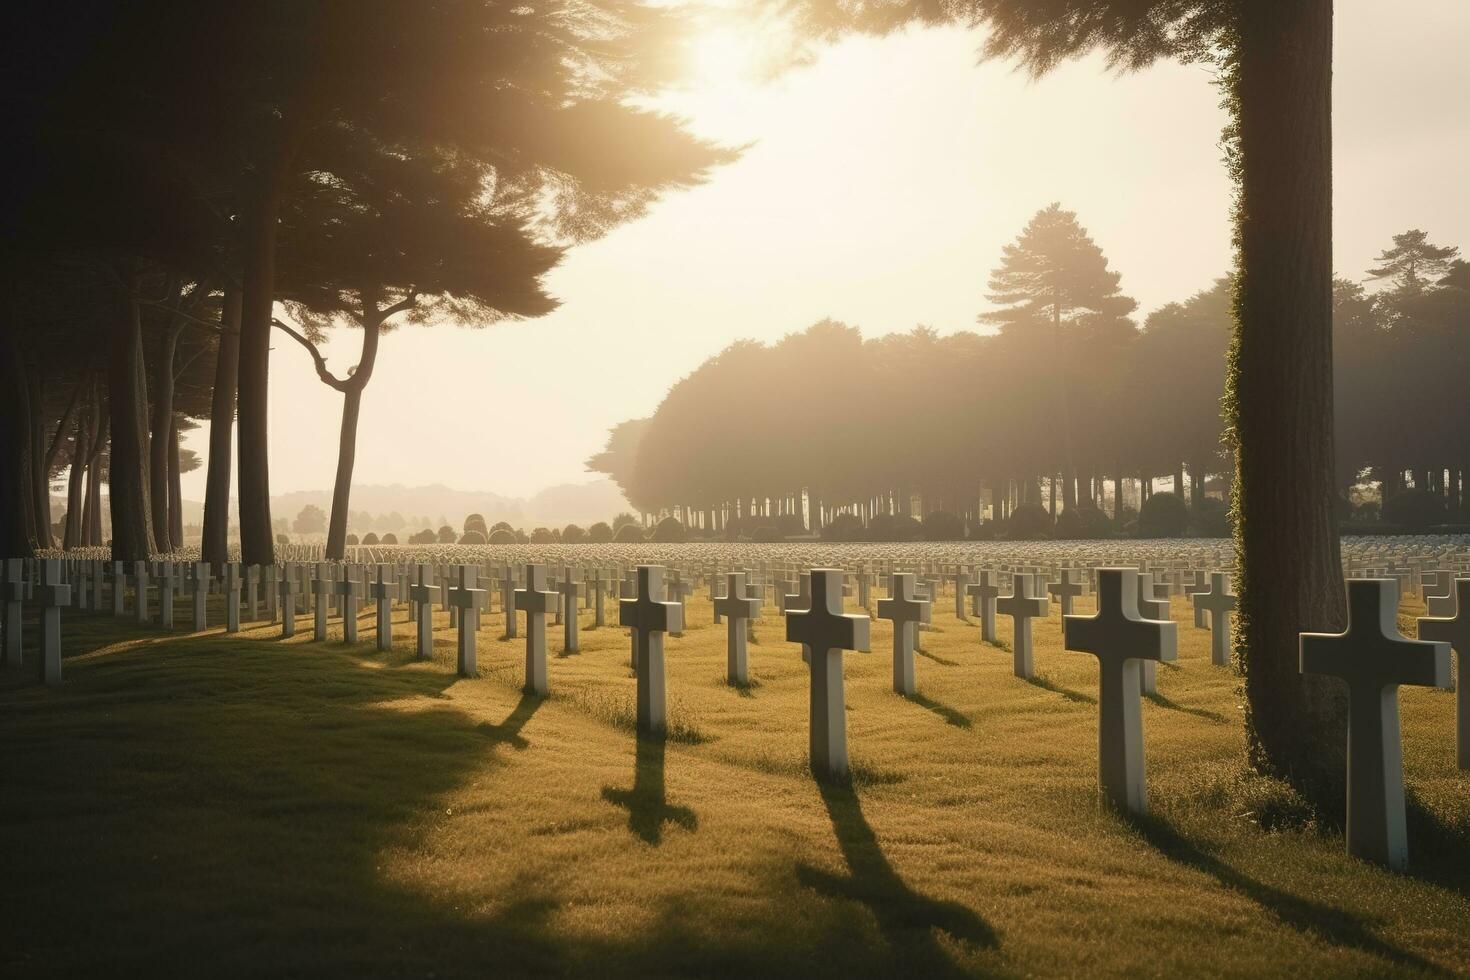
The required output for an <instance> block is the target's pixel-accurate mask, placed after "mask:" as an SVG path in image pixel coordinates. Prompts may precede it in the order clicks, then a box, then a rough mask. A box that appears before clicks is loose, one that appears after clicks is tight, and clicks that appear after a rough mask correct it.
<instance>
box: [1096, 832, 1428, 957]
mask: <svg viewBox="0 0 1470 980" xmlns="http://www.w3.org/2000/svg"><path fill="white" fill-rule="evenodd" d="M1125 819H1126V821H1127V822H1128V824H1129V825H1130V826H1132V827H1133V828H1134V829H1135V830H1136V831H1138V833H1139V834H1141V835H1142V836H1143V838H1144V840H1146V841H1148V842H1149V843H1150V844H1151V845H1153V846H1154V847H1155V848H1156V849H1157V850H1158V851H1159V853H1160V854H1162V855H1164V857H1166V858H1169V859H1170V860H1171V861H1177V862H1179V863H1180V864H1183V865H1185V866H1187V867H1190V868H1194V869H1195V870H1196V871H1202V872H1204V873H1205V874H1207V875H1209V876H1210V877H1212V878H1214V879H1215V880H1216V881H1218V882H1219V883H1220V884H1222V885H1224V886H1225V887H1226V888H1229V889H1231V890H1232V891H1236V892H1239V893H1240V894H1242V895H1244V896H1245V897H1246V898H1248V899H1250V900H1251V901H1252V902H1255V903H1256V904H1257V905H1259V906H1260V907H1261V908H1262V909H1264V910H1265V911H1267V912H1269V913H1270V914H1271V915H1273V916H1275V917H1276V918H1277V919H1279V920H1281V922H1283V923H1285V924H1286V925H1288V926H1290V927H1291V928H1293V929H1295V930H1297V931H1298V932H1300V933H1302V934H1303V935H1306V936H1310V937H1312V938H1314V939H1317V940H1319V941H1321V942H1325V943H1329V944H1331V945H1334V946H1347V947H1349V948H1352V949H1357V950H1362V951H1363V952H1365V953H1368V954H1370V955H1373V956H1377V957H1379V958H1380V959H1384V960H1387V961H1389V962H1391V963H1395V964H1400V965H1407V966H1414V967H1417V968H1418V969H1421V970H1423V971H1424V972H1426V973H1428V974H1443V973H1444V971H1443V970H1441V969H1440V968H1439V967H1438V966H1436V965H1435V964H1433V963H1431V962H1429V961H1428V960H1426V959H1423V958H1422V957H1420V956H1418V955H1417V954H1415V953H1411V952H1409V951H1408V950H1406V949H1402V948H1400V947H1398V946H1395V945H1393V944H1392V943H1389V942H1386V941H1384V940H1383V939H1380V938H1379V937H1378V936H1375V935H1374V934H1373V932H1372V931H1371V930H1370V929H1369V927H1368V925H1367V924H1366V923H1364V922H1363V921H1362V920H1361V919H1359V918H1358V917H1357V916H1355V915H1353V914H1352V913H1350V912H1347V911H1344V910H1343V909H1340V908H1334V907H1333V906H1331V905H1324V904H1322V903H1321V902H1315V901H1312V900H1311V899H1309V898H1303V897H1301V896H1300V895H1293V894H1292V893H1290V892H1286V891H1282V890H1281V889H1279V888H1276V887H1274V886H1272V885H1268V884H1266V883H1265V882H1262V881H1257V880H1256V879H1254V878H1252V877H1250V876H1249V875H1247V874H1245V873H1243V872H1241V871H1239V870H1238V869H1236V868H1232V867H1231V866H1230V865H1228V864H1226V863H1225V862H1224V861H1221V860H1220V859H1219V858H1217V857H1215V856H1214V855H1213V854H1209V853H1207V852H1205V851H1203V850H1201V849H1200V848H1199V846H1198V845H1196V844H1195V843H1194V842H1193V841H1191V840H1189V839H1188V838H1186V837H1185V836H1184V835H1182V834H1180V833H1179V832H1178V831H1177V830H1175V829H1174V828H1173V827H1171V826H1169V824H1168V823H1166V822H1165V821H1164V820H1162V819H1160V818H1158V817H1154V816H1130V817H1126V818H1125Z"/></svg>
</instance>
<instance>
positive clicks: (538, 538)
mask: <svg viewBox="0 0 1470 980" xmlns="http://www.w3.org/2000/svg"><path fill="white" fill-rule="evenodd" d="M531 543H532V544H555V543H556V538H555V537H554V536H553V535H552V533H551V529H550V528H544V527H537V528H532V529H531Z"/></svg>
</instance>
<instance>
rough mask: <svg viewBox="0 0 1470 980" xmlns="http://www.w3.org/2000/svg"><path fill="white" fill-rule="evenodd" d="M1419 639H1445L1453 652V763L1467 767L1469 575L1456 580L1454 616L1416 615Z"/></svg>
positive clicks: (1469, 763)
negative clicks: (1417, 616) (1454, 673)
mask: <svg viewBox="0 0 1470 980" xmlns="http://www.w3.org/2000/svg"><path fill="white" fill-rule="evenodd" d="M1419 639H1421V640H1438V641H1439V642H1441V643H1448V644H1449V645H1450V649H1451V650H1452V651H1453V652H1454V655H1455V660H1456V662H1457V664H1458V666H1457V667H1456V670H1457V674H1456V677H1455V732H1456V736H1455V764H1456V765H1458V766H1459V767H1460V768H1461V769H1467V770H1470V670H1467V669H1466V668H1465V660H1466V658H1470V579H1463V578H1462V579H1458V580H1456V582H1455V613H1454V615H1453V616H1440V617H1429V616H1421V617H1420V618H1419Z"/></svg>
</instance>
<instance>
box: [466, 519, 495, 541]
mask: <svg viewBox="0 0 1470 980" xmlns="http://www.w3.org/2000/svg"><path fill="white" fill-rule="evenodd" d="M471 531H479V532H480V536H481V537H482V538H483V537H488V536H489V534H490V529H489V528H487V527H486V526H485V517H484V515H482V514H471V515H470V516H469V517H466V518H465V519H464V533H465V534H469V533H470V532H471Z"/></svg>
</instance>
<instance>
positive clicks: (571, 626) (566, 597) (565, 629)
mask: <svg viewBox="0 0 1470 980" xmlns="http://www.w3.org/2000/svg"><path fill="white" fill-rule="evenodd" d="M580 588H581V585H580V583H578V582H577V580H576V578H575V577H574V576H573V575H572V570H571V568H565V569H563V570H562V578H561V581H560V582H559V583H557V586H556V591H557V592H558V593H560V594H561V605H562V650H563V652H565V653H576V652H577V650H578V649H580V648H579V647H578V645H577V590H578V589H580Z"/></svg>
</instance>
